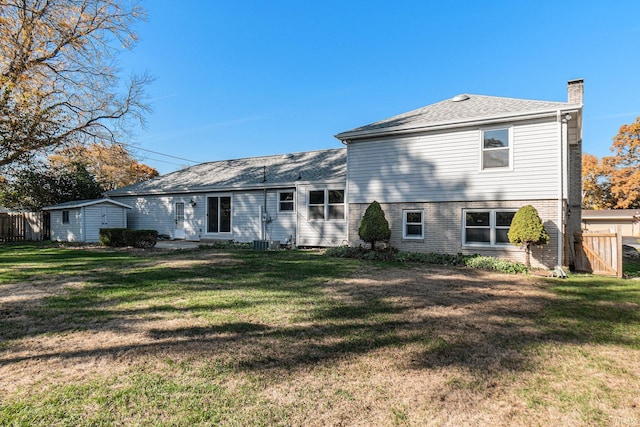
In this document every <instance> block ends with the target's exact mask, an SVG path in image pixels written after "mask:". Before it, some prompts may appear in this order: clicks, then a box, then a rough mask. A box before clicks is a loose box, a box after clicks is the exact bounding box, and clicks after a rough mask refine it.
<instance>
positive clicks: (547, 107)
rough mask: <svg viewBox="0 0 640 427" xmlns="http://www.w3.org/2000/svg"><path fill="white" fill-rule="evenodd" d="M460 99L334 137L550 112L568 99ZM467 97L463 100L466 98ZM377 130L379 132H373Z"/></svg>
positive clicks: (343, 138) (449, 100)
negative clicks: (557, 100) (561, 100)
mask: <svg viewBox="0 0 640 427" xmlns="http://www.w3.org/2000/svg"><path fill="white" fill-rule="evenodd" d="M459 97H462V98H463V100H461V101H457V102H456V101H454V99H455V98H458V97H455V98H451V99H446V100H444V101H440V102H437V103H435V104H431V105H427V106H426V107H422V108H418V109H416V110H413V111H409V112H407V113H403V114H399V115H397V116H393V117H390V118H388V119H385V120H381V121H378V122H375V123H371V124H369V125H366V126H361V127H358V128H355V129H352V130H349V131H346V132H342V133H339V134H338V135H336V138H338V139H340V140H345V139H348V138H349V137H350V136H354V135H355V134H358V133H363V132H364V133H374V134H375V133H385V132H387V131H393V130H397V129H411V128H416V129H419V128H425V127H430V126H437V125H444V124H449V123H462V122H467V121H479V120H488V119H494V118H499V117H509V116H514V115H522V114H525V113H531V114H534V113H542V112H551V111H556V110H559V109H567V108H568V107H575V108H578V107H579V106H577V105H572V104H569V103H567V102H551V101H534V100H528V99H515V98H501V97H496V96H484V95H466V94H465V95H459ZM465 98H466V99H465ZM376 131H379V132H376Z"/></svg>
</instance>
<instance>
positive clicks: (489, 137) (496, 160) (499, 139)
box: [482, 129, 511, 170]
mask: <svg viewBox="0 0 640 427" xmlns="http://www.w3.org/2000/svg"><path fill="white" fill-rule="evenodd" d="M510 139H511V131H510V130H509V129H492V130H485V131H482V169H483V170H485V169H496V168H502V169H505V168H509V167H510V166H511V143H510Z"/></svg>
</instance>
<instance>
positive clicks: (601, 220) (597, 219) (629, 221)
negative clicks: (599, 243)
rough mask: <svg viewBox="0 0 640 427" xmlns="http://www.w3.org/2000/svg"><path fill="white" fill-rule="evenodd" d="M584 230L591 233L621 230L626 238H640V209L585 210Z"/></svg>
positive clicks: (583, 215)
mask: <svg viewBox="0 0 640 427" xmlns="http://www.w3.org/2000/svg"><path fill="white" fill-rule="evenodd" d="M582 228H583V229H584V230H589V231H609V230H611V229H614V230H620V232H621V233H622V235H623V236H625V237H640V210H639V209H611V210H608V209H606V210H597V211H596V210H586V209H585V210H583V211H582Z"/></svg>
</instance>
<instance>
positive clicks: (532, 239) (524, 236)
mask: <svg viewBox="0 0 640 427" xmlns="http://www.w3.org/2000/svg"><path fill="white" fill-rule="evenodd" d="M509 242H511V243H513V244H514V245H520V246H524V249H525V251H526V265H527V267H531V246H532V245H534V246H537V245H546V244H547V243H549V235H548V234H547V230H545V229H544V224H542V220H541V219H540V217H539V216H538V211H537V210H536V208H534V207H533V206H531V205H526V206H523V207H521V208H520V209H519V210H518V212H516V214H515V215H514V216H513V220H512V221H511V227H510V228H509Z"/></svg>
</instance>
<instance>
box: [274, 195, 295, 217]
mask: <svg viewBox="0 0 640 427" xmlns="http://www.w3.org/2000/svg"><path fill="white" fill-rule="evenodd" d="M293 194H294V193H293V190H291V191H289V190H287V191H279V192H278V212H293V210H294V208H295V205H294V199H293Z"/></svg>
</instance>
